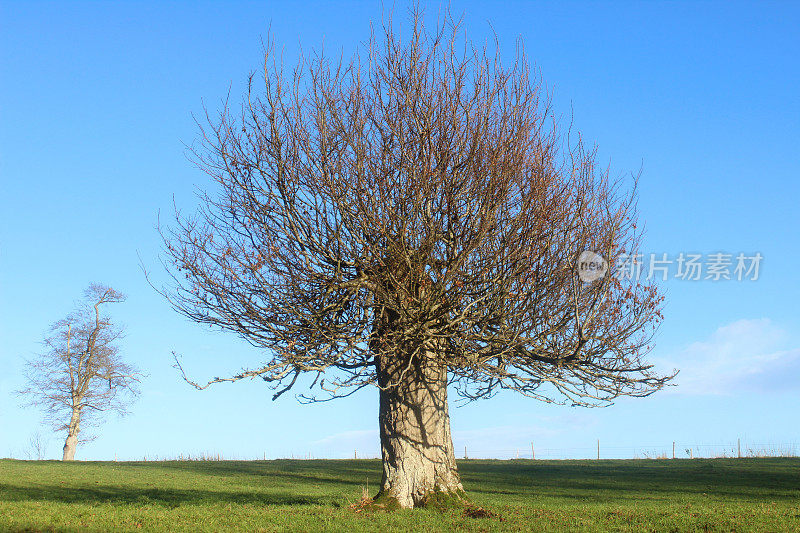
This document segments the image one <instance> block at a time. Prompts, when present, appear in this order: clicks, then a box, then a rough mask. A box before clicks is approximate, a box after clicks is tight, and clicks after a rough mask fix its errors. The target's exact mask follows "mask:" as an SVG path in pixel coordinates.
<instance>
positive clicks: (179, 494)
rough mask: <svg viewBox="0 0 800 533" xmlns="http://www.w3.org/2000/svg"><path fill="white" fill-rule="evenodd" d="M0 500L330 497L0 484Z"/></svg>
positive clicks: (285, 500) (172, 502)
mask: <svg viewBox="0 0 800 533" xmlns="http://www.w3.org/2000/svg"><path fill="white" fill-rule="evenodd" d="M0 500H4V501H30V500H34V501H51V502H61V503H112V504H132V505H153V504H155V505H164V506H168V507H177V506H179V505H182V504H200V503H203V504H208V503H238V504H253V505H323V504H330V503H331V501H330V498H324V497H316V496H309V495H302V494H297V493H289V492H281V493H258V492H242V491H239V492H229V491H206V490H176V489H156V488H153V489H144V488H131V487H119V486H112V485H103V486H95V487H60V486H52V485H38V486H36V487H20V486H15V485H7V484H0Z"/></svg>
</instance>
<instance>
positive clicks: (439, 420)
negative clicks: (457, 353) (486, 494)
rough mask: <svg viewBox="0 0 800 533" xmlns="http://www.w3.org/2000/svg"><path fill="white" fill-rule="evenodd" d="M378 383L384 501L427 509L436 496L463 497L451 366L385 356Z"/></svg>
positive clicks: (380, 362)
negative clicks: (452, 425) (449, 399)
mask: <svg viewBox="0 0 800 533" xmlns="http://www.w3.org/2000/svg"><path fill="white" fill-rule="evenodd" d="M427 355H430V356H433V354H432V353H428V354H427ZM404 359H405V361H404ZM378 383H379V385H380V387H381V388H380V409H379V423H380V436H381V455H382V457H383V481H382V482H381V494H380V495H379V497H380V496H382V495H386V496H389V497H392V498H395V499H396V500H397V502H398V504H399V505H400V506H401V507H404V508H412V507H419V506H421V505H424V504H425V503H426V499H427V498H428V497H429V496H430V494H431V493H433V492H440V493H445V495H449V496H453V497H457V498H460V497H461V494H462V493H463V488H462V486H461V482H460V481H459V477H458V471H457V469H456V461H455V454H454V452H453V439H452V437H451V436H450V414H449V412H448V408H447V367H446V365H444V364H443V363H441V362H438V361H436V360H435V358H434V357H425V358H424V360H422V361H420V358H419V357H414V358H413V360H412V361H411V364H410V365H409V364H408V359H407V358H404V357H387V356H382V357H379V358H378Z"/></svg>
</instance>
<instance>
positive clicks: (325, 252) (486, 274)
mask: <svg viewBox="0 0 800 533" xmlns="http://www.w3.org/2000/svg"><path fill="white" fill-rule="evenodd" d="M460 35H461V34H460V30H459V28H458V24H455V23H453V22H452V20H450V19H448V20H447V21H446V22H445V23H442V24H437V26H436V29H435V30H434V31H428V30H426V29H425V27H424V24H423V20H422V17H421V16H420V15H419V14H418V13H414V14H413V15H412V28H411V29H410V31H409V32H408V34H407V35H406V36H404V38H403V39H401V37H400V34H399V33H397V32H396V31H395V30H393V26H392V24H391V23H387V24H386V25H385V26H384V27H383V30H382V32H381V34H380V35H379V36H375V35H374V34H373V36H372V38H371V39H370V40H369V42H368V43H367V44H366V45H365V46H364V48H363V49H362V51H361V52H359V53H357V54H356V55H355V56H354V57H353V59H352V60H350V61H341V60H337V61H330V60H328V59H327V58H326V57H325V56H324V55H321V54H318V55H315V56H313V57H311V58H309V59H303V60H301V61H300V63H299V64H298V65H297V66H296V68H294V69H291V70H285V69H284V68H283V66H282V65H281V64H280V63H279V62H278V61H276V59H275V55H274V54H272V51H271V49H270V47H269V46H268V47H267V50H266V53H265V61H264V69H263V73H261V74H260V75H258V76H256V75H255V74H254V75H251V76H250V78H249V85H248V87H249V88H248V91H247V93H246V96H245V98H244V100H243V103H242V105H241V107H238V106H236V108H232V107H231V106H230V105H229V104H228V102H226V103H225V104H224V106H223V108H222V109H221V111H220V113H219V115H218V116H217V115H216V114H213V115H212V114H210V113H209V114H208V116H207V118H208V121H207V124H205V125H201V126H200V129H201V139H200V140H201V142H200V144H199V145H198V146H196V147H195V150H194V151H193V153H194V155H195V157H196V161H197V163H198V165H199V166H200V168H201V169H202V170H204V171H205V172H207V173H208V175H209V176H210V177H211V178H212V179H213V180H214V182H215V188H214V189H212V190H211V191H208V192H203V193H201V194H200V200H201V201H200V204H201V205H200V208H199V210H198V211H197V212H196V213H195V214H190V215H188V216H185V215H183V214H181V213H177V214H176V221H175V222H174V224H173V225H172V226H171V227H169V228H165V229H162V234H163V236H164V238H165V249H166V255H167V257H166V260H165V263H166V265H167V268H168V270H169V272H171V274H172V277H173V279H174V283H172V284H168V285H167V286H166V287H164V288H163V289H161V292H162V293H163V294H164V295H165V296H166V297H167V298H168V299H169V300H170V302H171V304H172V305H173V306H174V308H175V309H176V310H177V311H179V312H180V313H182V314H183V315H185V316H187V317H189V318H190V319H192V320H194V321H197V322H199V323H203V324H207V325H211V326H216V327H218V328H222V329H223V330H229V331H232V332H234V333H236V334H237V335H238V336H240V337H242V338H244V339H246V340H247V341H249V342H250V343H251V344H252V345H254V346H256V347H258V348H260V349H262V351H263V353H264V355H265V360H264V361H263V362H262V363H260V364H258V365H256V366H253V367H252V368H247V369H244V370H242V371H241V372H240V373H238V374H236V375H232V376H229V377H219V378H215V379H213V380H211V381H210V382H209V383H205V384H203V383H198V382H196V381H192V380H191V379H190V378H188V377H187V375H186V373H185V372H184V368H183V367H182V366H181V363H180V360H179V359H177V358H176V360H177V361H178V366H179V368H180V370H181V372H183V377H184V378H185V379H187V381H189V382H190V383H192V384H193V385H195V386H197V387H199V388H205V387H207V386H208V385H210V384H211V383H218V382H224V381H236V380H240V379H246V378H260V379H263V380H265V381H267V382H270V383H272V384H273V385H274V386H275V388H276V393H275V397H277V396H279V395H280V394H282V393H284V392H285V391H287V390H289V389H290V388H292V387H293V386H294V385H296V384H298V383H304V384H305V385H309V386H310V391H309V392H306V393H304V394H303V395H301V398H304V399H308V400H322V399H330V398H335V397H340V396H344V395H347V394H351V393H353V392H354V391H356V390H359V389H361V388H363V387H366V386H375V387H376V388H377V390H378V395H379V426H380V441H381V450H382V456H383V470H384V472H383V481H382V488H381V494H382V495H384V496H386V497H390V498H396V500H397V502H398V503H399V504H400V505H401V506H402V507H414V506H419V505H424V503H425V501H426V498H427V497H428V495H429V494H430V493H431V491H443V492H450V493H455V494H460V493H461V490H462V486H461V483H460V481H459V476H458V472H457V469H456V463H455V458H454V453H453V445H452V439H451V434H450V419H449V414H448V392H454V393H456V394H458V395H460V396H461V397H463V398H465V399H468V400H472V399H477V398H486V397H490V396H492V395H493V394H494V393H496V392H497V391H500V390H502V389H510V390H514V391H517V392H518V393H521V394H523V395H525V396H528V397H531V398H535V399H538V400H543V401H546V402H562V403H568V404H571V405H597V404H603V403H608V402H610V401H612V400H613V399H614V398H617V397H619V396H621V395H628V396H646V395H648V394H651V393H652V392H654V391H656V390H658V389H660V388H661V387H663V386H664V385H665V384H666V383H667V381H668V380H669V379H670V377H671V376H670V375H666V376H665V375H659V374H657V373H655V372H654V371H653V370H652V369H651V366H650V365H649V364H647V363H646V362H645V361H644V360H643V356H644V355H645V354H646V353H647V351H648V349H649V341H650V339H651V337H652V333H653V330H654V328H655V326H656V324H657V323H658V321H659V318H660V304H661V302H662V296H661V295H660V294H659V292H658V291H657V288H656V287H655V286H653V285H651V284H649V283H648V284H640V283H638V282H636V281H632V280H626V279H620V278H619V277H618V276H614V275H613V272H609V274H608V275H606V276H604V277H601V278H600V279H598V280H596V281H594V282H591V283H585V282H582V281H581V280H580V279H579V278H578V277H577V275H576V268H575V267H576V259H577V257H578V254H580V253H581V252H582V251H584V250H592V251H594V252H596V253H598V254H601V255H602V256H604V257H605V258H606V260H607V261H608V263H609V264H610V265H612V266H613V265H614V264H616V261H617V259H618V258H619V257H621V256H622V254H630V253H633V252H635V251H636V249H637V246H638V243H639V239H640V232H639V231H638V230H637V229H636V223H637V214H636V210H635V194H634V191H635V187H634V183H635V179H632V180H631V181H630V183H629V184H628V185H627V186H626V182H625V181H623V180H615V179H610V178H609V175H608V172H607V171H606V170H603V169H601V168H598V166H597V164H596V156H595V152H594V150H593V149H587V148H585V146H584V144H583V143H582V142H580V140H576V139H574V138H573V139H570V136H569V135H564V134H562V133H560V132H559V129H558V127H557V124H556V122H555V121H554V118H553V115H552V111H551V108H550V104H549V99H548V97H547V95H546V94H545V92H544V91H543V90H542V88H541V84H540V82H539V79H538V76H534V75H533V73H532V72H531V70H530V68H529V66H528V63H527V62H526V58H525V57H524V54H522V53H521V52H520V53H518V54H517V56H516V59H515V60H514V61H513V62H512V63H511V64H509V65H504V64H502V62H501V60H500V55H499V52H498V51H497V50H494V51H489V50H487V49H486V48H485V47H484V48H482V47H475V46H474V45H472V44H471V42H469V41H468V40H466V39H462V38H461V37H460ZM573 137H574V136H573ZM612 270H613V269H612ZM304 374H309V378H308V379H307V380H306V379H304V378H302V376H303V375H304ZM448 389H449V390H448Z"/></svg>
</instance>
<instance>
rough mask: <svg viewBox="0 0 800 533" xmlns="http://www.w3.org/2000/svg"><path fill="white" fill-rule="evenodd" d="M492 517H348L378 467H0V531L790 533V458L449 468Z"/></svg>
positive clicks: (793, 500)
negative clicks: (617, 532)
mask: <svg viewBox="0 0 800 533" xmlns="http://www.w3.org/2000/svg"><path fill="white" fill-rule="evenodd" d="M459 469H460V472H461V475H462V480H463V482H464V487H465V489H466V490H467V492H468V494H469V496H470V498H472V500H473V501H474V503H475V504H476V505H479V506H481V507H484V508H486V509H489V510H490V511H493V512H494V513H496V515H497V516H495V517H492V518H470V517H469V516H466V515H465V514H464V513H463V512H460V511H447V512H440V511H436V510H427V509H426V510H415V511H401V512H394V513H386V512H371V511H363V510H361V511H358V510H355V509H353V508H351V505H352V504H355V503H356V502H358V501H359V500H360V498H361V496H362V493H363V491H364V490H368V491H369V493H370V494H371V495H374V494H375V492H376V491H377V488H378V484H379V482H380V462H379V461H377V460H347V461H344V460H343V461H325V460H311V461H299V460H291V461H290V460H278V461H252V462H250V461H168V462H120V463H115V462H76V463H71V464H70V463H61V462H54V461H15V460H0V530H2V531H6V530H10V531H18V530H22V531H53V530H55V531H65V530H66V531H73V530H74V531H78V530H80V531H87V530H89V531H108V530H130V531H151V530H154V531H221V530H241V531H316V530H328V531H348V532H352V531H376V530H391V531H423V530H427V531H441V530H453V529H461V530H468V531H508V530H511V531H528V530H534V531H564V530H569V531H636V532H639V531H800V459H784V458H775V459H695V460H688V459H687V460H680V459H679V460H619V461H611V460H609V461H529V460H517V461H480V460H470V461H459Z"/></svg>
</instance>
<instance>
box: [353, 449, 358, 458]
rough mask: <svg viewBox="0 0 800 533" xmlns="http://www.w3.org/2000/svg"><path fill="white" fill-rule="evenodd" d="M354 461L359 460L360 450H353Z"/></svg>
mask: <svg viewBox="0 0 800 533" xmlns="http://www.w3.org/2000/svg"><path fill="white" fill-rule="evenodd" d="M353 459H358V450H353Z"/></svg>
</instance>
